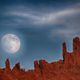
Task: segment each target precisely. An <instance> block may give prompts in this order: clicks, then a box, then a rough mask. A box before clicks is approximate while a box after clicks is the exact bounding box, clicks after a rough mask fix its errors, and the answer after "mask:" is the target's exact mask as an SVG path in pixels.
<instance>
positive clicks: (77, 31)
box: [0, 0, 80, 69]
mask: <svg viewBox="0 0 80 80" xmlns="http://www.w3.org/2000/svg"><path fill="white" fill-rule="evenodd" d="M7 33H12V34H15V35H17V36H18V37H19V38H20V40H21V48H20V50H19V51H18V52H17V53H16V54H9V53H6V52H5V51H3V50H2V47H1V43H0V66H1V67H3V66H4V65H5V64H4V62H5V60H6V59H7V58H9V59H10V61H11V66H14V64H15V63H17V62H20V63H21V66H22V67H23V68H26V69H28V68H33V62H34V60H36V59H37V60H40V59H46V60H47V61H48V62H52V61H55V60H58V59H62V54H61V53H62V43H63V42H64V41H66V43H67V46H68V50H69V51H71V50H72V45H71V44H72V38H73V37H75V36H80V0H2V1H1V0H0V40H1V38H2V36H4V35H5V34H7Z"/></svg>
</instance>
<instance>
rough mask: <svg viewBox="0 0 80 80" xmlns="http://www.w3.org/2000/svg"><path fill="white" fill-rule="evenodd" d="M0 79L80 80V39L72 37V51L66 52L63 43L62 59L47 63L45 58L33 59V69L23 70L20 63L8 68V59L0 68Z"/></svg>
mask: <svg viewBox="0 0 80 80" xmlns="http://www.w3.org/2000/svg"><path fill="white" fill-rule="evenodd" d="M0 80H80V39H79V38H78V37H76V38H74V39H73V52H71V53H69V52H67V47H66V43H65V42H64V43H63V60H59V61H57V62H52V63H48V62H46V61H45V60H40V61H37V60H36V61H34V70H28V71H25V70H24V69H21V68H20V63H17V64H15V66H14V67H13V69H11V68H10V62H9V59H7V60H6V62H5V68H4V69H0Z"/></svg>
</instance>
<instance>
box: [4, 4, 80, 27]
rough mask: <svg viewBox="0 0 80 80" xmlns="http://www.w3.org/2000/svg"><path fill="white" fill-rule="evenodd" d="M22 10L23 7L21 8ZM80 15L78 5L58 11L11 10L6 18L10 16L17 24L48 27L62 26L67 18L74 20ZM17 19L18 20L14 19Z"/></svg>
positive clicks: (6, 13) (79, 6)
mask: <svg viewBox="0 0 80 80" xmlns="http://www.w3.org/2000/svg"><path fill="white" fill-rule="evenodd" d="M18 8H19V7H18ZM20 8H21V7H20ZM78 14H80V5H79V4H77V5H76V6H75V5H74V6H73V7H68V8H64V9H60V10H56V11H54V10H53V11H49V12H45V11H41V12H40V11H38V10H32V9H25V7H23V8H21V10H20V9H11V10H10V9H9V10H7V12H5V13H4V15H6V16H10V17H12V18H13V19H14V21H15V22H16V24H22V23H23V24H24V25H27V24H31V25H38V26H39V25H40V26H41V25H43V26H45V25H48V24H61V23H64V21H66V19H67V18H72V17H73V16H75V15H78ZM14 17H16V18H14Z"/></svg>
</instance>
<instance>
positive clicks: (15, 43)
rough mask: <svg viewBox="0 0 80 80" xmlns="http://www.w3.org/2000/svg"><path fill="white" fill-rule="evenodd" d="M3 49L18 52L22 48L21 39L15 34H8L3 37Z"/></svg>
mask: <svg viewBox="0 0 80 80" xmlns="http://www.w3.org/2000/svg"><path fill="white" fill-rule="evenodd" d="M1 44H2V48H3V50H5V51H6V52H8V53H12V54H14V53H16V52H17V51H19V49H20V39H19V37H18V36H16V35H14V34H6V35H4V36H3V37H2V39H1Z"/></svg>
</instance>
